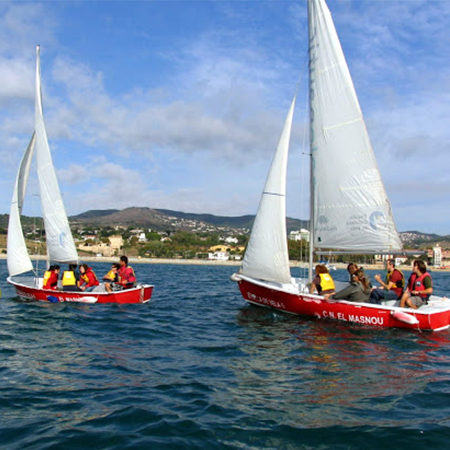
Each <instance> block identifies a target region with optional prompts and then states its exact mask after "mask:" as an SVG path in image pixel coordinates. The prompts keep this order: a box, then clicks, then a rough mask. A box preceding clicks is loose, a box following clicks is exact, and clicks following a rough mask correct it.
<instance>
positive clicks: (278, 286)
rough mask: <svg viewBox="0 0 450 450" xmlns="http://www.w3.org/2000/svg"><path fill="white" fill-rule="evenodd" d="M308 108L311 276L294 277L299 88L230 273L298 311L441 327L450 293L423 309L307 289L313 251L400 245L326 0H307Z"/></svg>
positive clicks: (263, 298) (449, 313) (254, 291)
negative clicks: (291, 191)
mask: <svg viewBox="0 0 450 450" xmlns="http://www.w3.org/2000/svg"><path fill="white" fill-rule="evenodd" d="M308 20H309V41H308V42H309V90H308V92H309V110H310V153H311V158H310V160H311V181H310V194H311V199H310V217H311V230H310V255H309V259H310V269H309V272H310V274H309V280H302V279H298V278H292V277H291V273H290V266H289V255H288V248H287V232H286V201H285V196H286V171H287V161H288V152H289V140H290V134H291V126H292V117H293V113H294V106H295V97H294V100H293V102H292V105H291V108H290V110H289V113H288V116H287V118H286V121H285V125H284V129H283V132H282V135H281V138H280V141H279V144H278V147H277V150H276V152H275V155H274V157H273V161H272V166H271V168H270V171H269V174H268V177H267V180H266V184H265V187H264V191H263V193H262V196H261V201H260V204H259V208H258V212H257V215H256V218H255V222H254V225H253V228H252V232H251V236H250V240H249V243H248V246H247V250H246V253H245V257H244V261H243V264H242V267H241V268H240V270H239V271H238V273H236V274H234V275H233V276H232V279H233V280H234V281H237V282H238V284H239V289H240V291H241V293H242V296H243V297H244V299H245V300H246V301H247V302H249V303H251V304H255V305H259V306H264V307H268V308H272V309H276V310H279V311H283V312H286V313H291V314H298V315H304V316H312V317H317V318H327V319H335V320H340V321H343V322H347V323H359V324H365V325H371V326H381V327H398V328H408V329H416V330H441V329H445V328H449V326H450V300H449V299H447V298H446V297H437V296H431V297H430V299H429V301H428V304H427V305H425V306H422V307H421V308H420V309H418V310H412V309H406V308H400V307H399V304H398V301H394V300H389V301H385V302H383V304H381V305H373V304H369V303H355V302H350V301H337V300H330V301H326V300H325V299H324V297H322V296H320V295H314V294H310V293H309V290H308V289H307V284H308V282H310V281H311V279H312V260H313V255H314V252H315V253H316V254H320V252H321V251H322V252H325V253H329V252H331V251H337V252H339V253H341V254H342V253H344V254H345V253H346V254H352V253H353V254H369V253H372V254H385V255H393V254H401V253H402V252H403V249H402V244H401V241H400V238H399V236H398V233H397V230H396V227H395V223H394V219H393V215H392V211H391V206H390V203H389V200H388V197H387V194H386V191H385V189H384V186H383V182H382V179H381V176H380V173H379V170H378V167H377V163H376V160H375V156H374V153H373V150H372V147H371V144H370V139H369V136H368V133H367V129H366V126H365V123H364V118H363V116H362V112H361V109H360V106H359V102H358V98H357V95H356V92H355V88H354V86H353V82H352V79H351V76H350V72H349V69H348V66H347V63H346V60H345V56H344V53H343V51H342V48H341V45H340V42H339V38H338V36H337V33H336V29H335V26H334V23H333V20H332V17H331V14H330V11H329V10H328V7H327V5H326V3H325V0H308Z"/></svg>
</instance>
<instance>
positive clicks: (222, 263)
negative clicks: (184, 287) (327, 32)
mask: <svg viewBox="0 0 450 450" xmlns="http://www.w3.org/2000/svg"><path fill="white" fill-rule="evenodd" d="M30 258H31V259H32V260H44V261H45V260H46V256H43V255H31V256H30ZM0 259H6V254H0ZM128 259H129V262H130V263H132V264H179V265H197V266H234V267H239V266H240V265H241V264H242V261H219V260H210V259H171V258H136V257H131V256H129V257H128ZM80 260H81V261H83V262H104V263H112V262H118V261H119V257H118V256H116V257H106V256H85V257H83V258H80ZM289 264H290V266H291V267H301V268H303V269H307V268H308V263H305V262H301V263H300V262H298V261H290V262H289ZM333 265H334V266H335V267H336V269H347V264H346V263H334V264H333ZM361 265H362V266H363V267H364V268H365V269H368V270H380V271H384V270H385V267H384V265H383V264H361ZM397 268H398V269H400V270H402V271H405V270H406V271H410V270H411V266H410V265H401V266H397ZM428 270H429V271H437V272H450V267H442V268H437V267H432V266H428ZM330 273H331V274H333V271H331V272H330Z"/></svg>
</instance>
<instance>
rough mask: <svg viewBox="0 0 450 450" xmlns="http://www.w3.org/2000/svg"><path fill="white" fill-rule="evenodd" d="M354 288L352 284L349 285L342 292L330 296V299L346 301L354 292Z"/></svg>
mask: <svg viewBox="0 0 450 450" xmlns="http://www.w3.org/2000/svg"><path fill="white" fill-rule="evenodd" d="M355 288H357V286H355V285H354V284H350V285H349V286H347V287H346V288H344V289H342V291H339V292H336V294H331V296H332V298H334V299H335V300H346V299H347V298H348V297H350V295H351V294H353V293H354V292H355Z"/></svg>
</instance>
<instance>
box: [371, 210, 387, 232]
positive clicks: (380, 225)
mask: <svg viewBox="0 0 450 450" xmlns="http://www.w3.org/2000/svg"><path fill="white" fill-rule="evenodd" d="M369 223H370V226H371V227H372V228H373V229H374V230H385V229H386V228H387V226H388V221H387V219H386V216H385V215H384V214H383V213H382V212H381V211H374V212H373V213H372V214H371V215H370V217H369Z"/></svg>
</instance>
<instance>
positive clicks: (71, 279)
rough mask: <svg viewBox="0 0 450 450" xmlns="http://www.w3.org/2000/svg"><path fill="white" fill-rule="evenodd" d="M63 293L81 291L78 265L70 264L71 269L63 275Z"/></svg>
mask: <svg viewBox="0 0 450 450" xmlns="http://www.w3.org/2000/svg"><path fill="white" fill-rule="evenodd" d="M61 282H62V287H63V291H80V288H79V287H78V285H79V282H80V274H79V273H78V271H77V264H69V269H68V270H65V271H64V272H63V274H62V281H61Z"/></svg>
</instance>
